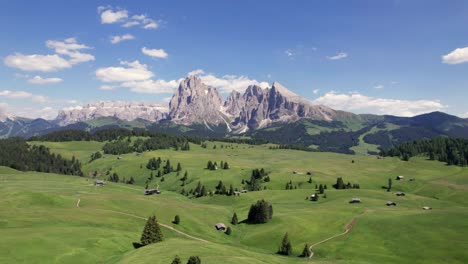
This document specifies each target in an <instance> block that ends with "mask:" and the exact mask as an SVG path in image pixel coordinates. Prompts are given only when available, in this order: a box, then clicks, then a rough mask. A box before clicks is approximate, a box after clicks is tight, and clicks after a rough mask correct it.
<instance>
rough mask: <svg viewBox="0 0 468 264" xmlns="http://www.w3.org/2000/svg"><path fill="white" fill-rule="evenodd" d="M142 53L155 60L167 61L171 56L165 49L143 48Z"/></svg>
mask: <svg viewBox="0 0 468 264" xmlns="http://www.w3.org/2000/svg"><path fill="white" fill-rule="evenodd" d="M141 52H143V54H145V55H148V56H150V57H153V58H160V59H166V58H167V57H168V56H169V55H168V54H167V53H166V52H165V51H164V50H163V49H147V48H146V47H143V48H141Z"/></svg>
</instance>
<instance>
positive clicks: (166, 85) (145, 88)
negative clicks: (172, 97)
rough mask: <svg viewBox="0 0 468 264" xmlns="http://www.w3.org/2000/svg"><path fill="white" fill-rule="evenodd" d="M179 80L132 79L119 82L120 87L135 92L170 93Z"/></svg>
mask: <svg viewBox="0 0 468 264" xmlns="http://www.w3.org/2000/svg"><path fill="white" fill-rule="evenodd" d="M179 83H180V80H170V81H165V80H145V81H132V82H124V83H122V84H120V87H124V88H128V89H130V91H132V92H135V93H149V94H160V93H172V92H174V89H176V88H177V87H178V86H179Z"/></svg>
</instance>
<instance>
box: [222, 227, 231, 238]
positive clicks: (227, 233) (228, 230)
mask: <svg viewBox="0 0 468 264" xmlns="http://www.w3.org/2000/svg"><path fill="white" fill-rule="evenodd" d="M224 233H225V234H226V235H228V236H229V235H230V234H231V233H232V229H231V227H230V226H228V227H227V228H226V231H225V232H224Z"/></svg>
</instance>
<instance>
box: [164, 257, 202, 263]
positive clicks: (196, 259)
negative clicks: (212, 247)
mask: <svg viewBox="0 0 468 264" xmlns="http://www.w3.org/2000/svg"><path fill="white" fill-rule="evenodd" d="M171 264H182V260H181V259H180V257H179V256H175V258H174V260H173V261H172V262H171ZM187 264H201V259H200V257H198V256H190V257H189V259H188V261H187Z"/></svg>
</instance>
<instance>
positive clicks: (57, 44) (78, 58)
mask: <svg viewBox="0 0 468 264" xmlns="http://www.w3.org/2000/svg"><path fill="white" fill-rule="evenodd" d="M46 45H47V47H49V48H51V49H54V50H55V52H56V53H57V54H60V55H65V56H68V57H70V59H69V62H70V63H71V64H78V63H82V62H87V61H93V60H94V59H95V58H94V56H93V55H91V54H87V53H81V52H79V50H82V49H91V47H88V46H86V45H83V44H78V42H77V41H76V39H75V38H68V39H65V40H64V41H63V42H62V41H56V40H48V41H46Z"/></svg>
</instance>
